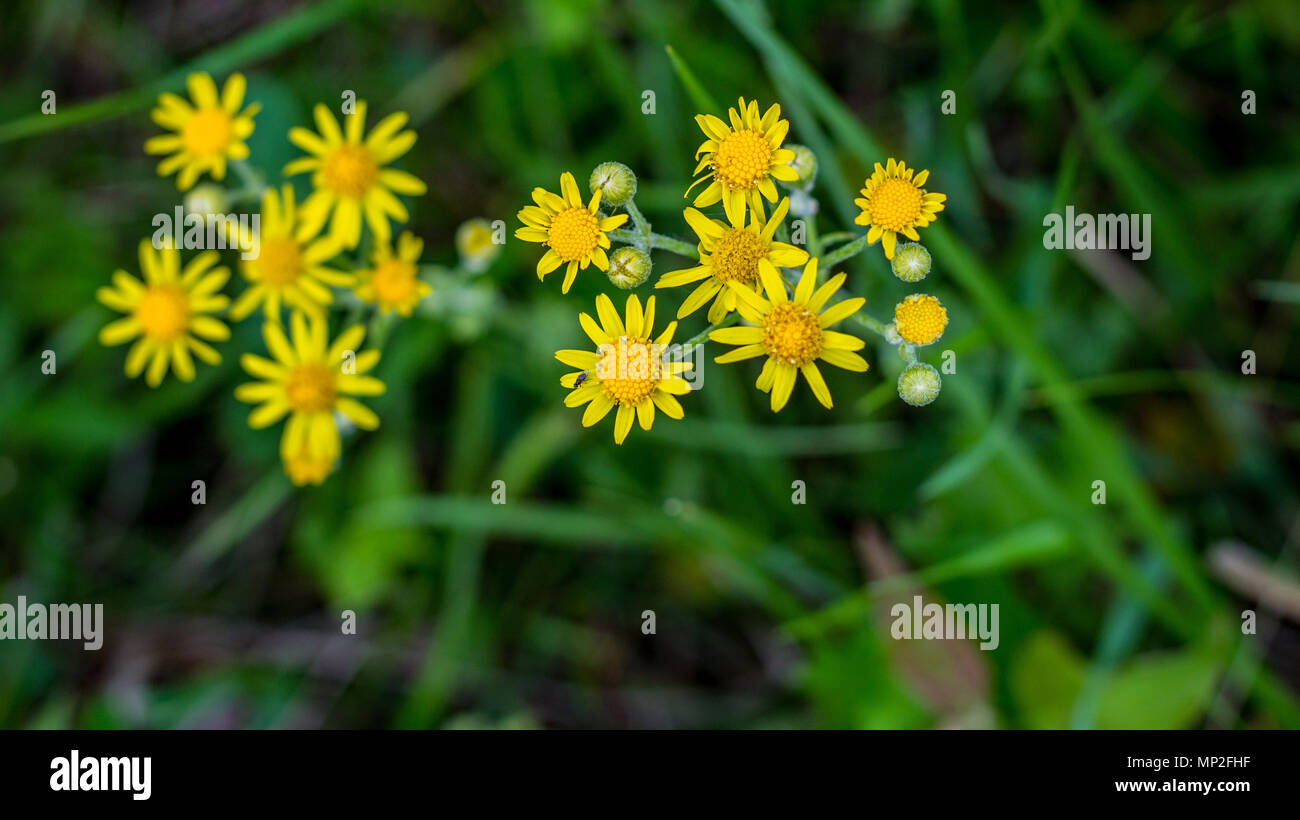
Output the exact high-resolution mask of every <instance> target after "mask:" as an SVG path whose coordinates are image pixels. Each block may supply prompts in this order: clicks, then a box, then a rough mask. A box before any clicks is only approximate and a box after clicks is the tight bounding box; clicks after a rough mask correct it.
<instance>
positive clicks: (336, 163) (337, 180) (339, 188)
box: [321, 145, 379, 199]
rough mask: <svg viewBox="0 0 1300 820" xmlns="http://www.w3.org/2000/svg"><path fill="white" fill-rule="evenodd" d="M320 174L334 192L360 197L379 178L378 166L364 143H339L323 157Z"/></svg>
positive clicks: (340, 194)
mask: <svg viewBox="0 0 1300 820" xmlns="http://www.w3.org/2000/svg"><path fill="white" fill-rule="evenodd" d="M321 174H322V177H323V178H324V182H325V187H327V188H329V189H330V190H331V191H333V192H334V193H336V194H338V195H339V196H346V197H352V198H353V199H360V198H361V197H362V196H365V193H366V191H369V190H370V186H372V185H374V184H375V180H376V179H378V178H379V166H378V165H376V164H375V158H374V157H373V156H371V154H370V149H368V148H366V147H365V146H364V145H341V146H339V147H338V148H335V149H334V151H333V153H331V154H330V155H329V156H328V157H326V158H325V163H324V165H322V166H321Z"/></svg>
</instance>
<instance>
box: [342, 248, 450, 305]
mask: <svg viewBox="0 0 1300 820" xmlns="http://www.w3.org/2000/svg"><path fill="white" fill-rule="evenodd" d="M423 250H424V240H422V239H418V238H416V237H415V235H414V234H412V233H411V232H410V231H406V232H405V233H403V234H402V235H401V237H400V238H399V239H398V240H397V253H396V254H394V253H393V249H392V248H391V247H390V246H389V243H387V242H381V243H380V244H379V245H378V246H377V247H376V248H375V252H374V255H373V257H372V259H373V262H374V266H373V267H371V269H370V270H368V271H362V272H361V283H360V284H359V285H357V286H356V288H355V289H354V292H355V293H356V295H357V298H359V299H361V300H362V301H363V302H371V303H372V304H374V305H376V306H378V307H379V312H380V313H391V312H392V311H394V310H395V311H397V312H398V314H399V315H401V316H404V317H405V316H410V315H411V311H413V310H415V306H416V305H418V304H419V303H420V300H421V299H423V298H424V297H426V296H428V295H429V291H430V290H431V288H430V287H429V285H428V283H426V282H421V281H420V279H419V273H420V268H419V262H420V253H421V252H422V251H423Z"/></svg>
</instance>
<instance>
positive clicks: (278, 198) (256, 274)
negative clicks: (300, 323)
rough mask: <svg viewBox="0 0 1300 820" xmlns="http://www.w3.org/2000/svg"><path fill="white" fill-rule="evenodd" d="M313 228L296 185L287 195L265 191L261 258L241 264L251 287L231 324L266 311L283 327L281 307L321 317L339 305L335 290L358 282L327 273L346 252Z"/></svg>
mask: <svg viewBox="0 0 1300 820" xmlns="http://www.w3.org/2000/svg"><path fill="white" fill-rule="evenodd" d="M312 227H313V226H311V225H308V224H306V223H305V222H303V220H302V218H301V215H300V213H299V212H298V210H297V209H296V208H295V206H294V197H293V186H292V185H288V184H286V185H285V186H284V190H283V193H277V192H276V190H275V189H274V188H268V189H267V190H266V194H264V195H263V197H262V216H261V231H260V238H259V241H258V248H259V250H258V255H257V257H256V258H253V259H244V260H242V261H241V262H240V272H241V273H242V274H243V277H244V278H245V279H247V280H248V282H249V287H248V288H247V289H246V290H245V291H244V292H243V293H242V294H240V296H239V298H238V299H236V300H235V304H234V306H232V307H231V308H230V318H231V319H233V320H235V321H236V322H238V321H240V320H241V319H243V318H244V317H246V316H247V315H248V314H250V313H252V312H253V310H254V309H256V308H257V306H258V305H261V306H262V309H263V313H264V314H265V316H266V318H267V319H270V320H271V321H273V322H279V321H280V305H281V303H283V304H285V305H288V306H289V307H290V308H296V309H298V310H301V311H303V312H305V313H309V314H312V315H316V314H319V313H321V312H322V311H323V310H324V309H325V307H326V306H327V305H329V304H330V303H331V302H333V301H334V295H333V294H332V293H330V290H329V288H330V287H331V286H333V287H347V286H349V285H351V284H352V283H353V282H354V281H355V279H354V277H353V276H352V275H351V274H348V273H344V272H343V271H339V270H334V269H333V268H328V267H325V265H324V263H325V262H326V261H328V260H330V259H332V258H334V257H335V256H337V255H338V254H339V251H340V250H341V247H340V245H339V243H338V240H337V239H335V238H333V237H330V236H325V237H320V238H317V234H318V233H320V227H319V226H316V231H315V232H314V233H313V232H312V231H311V228H312Z"/></svg>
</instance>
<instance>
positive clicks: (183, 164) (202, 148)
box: [144, 73, 261, 191]
mask: <svg viewBox="0 0 1300 820" xmlns="http://www.w3.org/2000/svg"><path fill="white" fill-rule="evenodd" d="M185 82H186V85H187V86H188V87H189V92H190V100H191V101H192V102H193V105H191V104H190V102H186V101H185V100H184V99H182V98H181V97H179V96H177V95H176V94H172V93H170V92H168V93H166V94H161V95H159V97H158V107H157V108H155V109H154V110H153V111H152V112H150V116H151V117H153V121H154V122H156V123H157V124H158V125H160V126H162V127H163V128H166V129H169V130H171V131H175V132H176V133H175V134H162V135H160V136H157V137H152V138H150V139H149V140H147V141H146V142H145V144H144V150H145V151H146V152H147V153H150V154H171V156H169V157H167V159H165V160H163V161H162V162H160V163H158V175H159V176H164V177H165V176H169V175H170V174H173V173H176V172H177V171H179V172H180V173H179V174H177V175H176V187H177V188H179V189H180V190H182V191H186V190H189V188H190V187H191V186H192V185H194V183H195V182H196V181H198V178H199V175H200V174H202V173H203V172H205V171H207V172H208V173H210V174H211V175H212V178H213V179H225V177H226V161H227V160H230V159H246V158H247V157H248V146H247V145H245V144H244V140H245V139H246V138H247V137H248V135H249V134H252V133H253V117H254V116H255V115H256V114H257V112H258V111H259V110H260V109H261V106H260V105H259V104H258V103H253V104H252V105H250V106H248V107H247V108H245V109H244V110H243V111H240V110H239V107H240V106H241V105H243V103H244V90H245V88H246V87H247V84H246V83H245V81H244V75H243V74H231V75H230V76H229V77H227V78H226V85H225V87H224V88H222V89H221V97H220V98H219V99H218V97H217V86H216V83H214V82H213V81H212V75H210V74H207V73H198V74H191V75H190V76H189V78H188V79H186V81H185Z"/></svg>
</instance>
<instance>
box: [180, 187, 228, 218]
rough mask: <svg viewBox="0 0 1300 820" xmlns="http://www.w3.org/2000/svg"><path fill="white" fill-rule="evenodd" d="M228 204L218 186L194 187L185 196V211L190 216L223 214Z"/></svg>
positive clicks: (223, 190)
mask: <svg viewBox="0 0 1300 820" xmlns="http://www.w3.org/2000/svg"><path fill="white" fill-rule="evenodd" d="M228 204H229V203H228V202H227V200H226V192H225V189H223V188H222V187H221V186H219V185H196V186H195V187H194V188H192V189H191V190H190V192H189V193H188V194H186V195H185V203H184V205H185V211H186V212H187V213H191V214H200V215H202V216H207V215H208V214H224V213H225V212H226V207H227V205H228Z"/></svg>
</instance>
